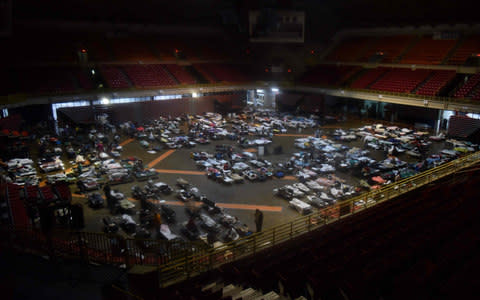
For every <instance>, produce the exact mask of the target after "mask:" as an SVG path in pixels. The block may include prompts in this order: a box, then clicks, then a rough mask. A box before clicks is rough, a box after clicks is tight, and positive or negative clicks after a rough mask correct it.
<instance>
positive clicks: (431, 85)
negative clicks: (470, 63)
mask: <svg viewBox="0 0 480 300" xmlns="http://www.w3.org/2000/svg"><path fill="white" fill-rule="evenodd" d="M454 77H455V71H443V70H442V71H434V72H433V74H432V76H431V77H430V78H429V79H428V81H427V82H426V83H425V84H424V85H423V86H422V87H420V88H419V89H418V90H417V92H416V94H418V95H428V96H435V95H438V93H439V92H440V90H441V89H442V88H443V87H444V86H445V85H446V84H447V83H448V82H450V81H451V80H452V79H453V78H454Z"/></svg>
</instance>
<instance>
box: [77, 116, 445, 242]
mask: <svg viewBox="0 0 480 300" xmlns="http://www.w3.org/2000/svg"><path fill="white" fill-rule="evenodd" d="M365 124H371V122H368V123H365V122H364V121H363V122H362V121H350V122H343V123H338V124H335V125H333V126H332V125H330V126H329V127H328V128H322V131H323V134H326V135H327V136H328V135H329V132H331V131H333V130H334V128H345V129H348V128H354V127H360V126H363V125H365ZM313 132H314V130H312V129H310V130H306V131H302V132H301V134H313ZM288 133H289V134H297V132H294V131H293V130H290V131H289V132H288ZM329 137H330V136H329ZM295 138H297V137H292V136H275V137H274V138H273V144H272V145H270V146H269V150H270V152H271V149H273V148H274V147H276V146H278V145H281V146H282V147H283V154H280V155H274V154H267V155H265V157H264V158H265V159H267V160H269V161H271V162H283V161H285V160H286V159H287V158H289V157H290V156H291V154H292V153H293V152H297V151H299V150H298V149H296V148H294V146H293V145H294V139H295ZM124 139H125V140H126V139H127V137H124ZM217 144H233V145H235V144H234V143H233V142H231V141H227V140H223V141H212V143H211V144H209V145H197V146H196V147H195V148H192V149H178V150H175V152H173V153H172V154H171V155H169V156H168V157H166V158H165V159H164V160H162V161H160V162H159V163H158V164H156V165H155V166H154V168H155V169H162V170H165V169H166V170H187V171H200V170H199V169H198V168H197V167H196V166H195V162H194V160H193V159H191V158H190V155H189V154H190V152H192V151H207V152H209V153H213V149H214V147H215V145H217ZM361 144H362V143H361V141H360V140H357V141H353V142H346V143H345V145H347V146H349V147H353V146H361ZM442 147H443V143H438V144H434V146H433V147H432V149H431V151H432V153H433V152H438V151H439V149H441V148H442ZM236 149H238V151H244V150H243V149H241V148H239V147H236ZM165 152H167V150H163V151H161V152H158V153H156V154H149V153H147V152H146V151H145V149H144V148H142V147H141V146H140V144H139V142H138V141H136V140H134V141H133V142H130V143H128V144H126V145H125V146H124V151H123V153H122V157H128V156H135V157H138V158H140V159H142V160H143V162H144V165H145V166H146V165H147V164H148V163H150V162H152V161H153V160H155V159H156V158H158V157H159V156H161V155H162V154H164V153H165ZM370 156H371V157H372V158H375V159H377V160H381V159H385V158H386V156H385V154H384V153H383V151H375V150H371V154H370ZM400 159H402V160H406V161H409V162H411V161H412V159H411V158H409V157H407V156H406V155H401V156H400ZM336 175H337V176H339V177H341V178H343V179H345V180H347V183H349V184H352V185H356V184H358V181H359V178H356V177H354V176H352V175H350V174H349V173H345V172H340V171H337V173H336ZM179 177H182V178H184V179H186V180H188V181H189V182H190V183H191V184H192V185H194V186H196V187H198V188H199V190H200V192H201V193H203V194H205V195H206V196H207V197H208V198H209V199H211V200H213V201H215V202H217V203H226V204H229V203H232V204H247V205H254V206H255V205H262V206H270V207H274V208H276V209H278V211H266V210H264V211H263V212H264V228H269V227H272V226H275V225H279V224H283V223H285V222H288V221H290V220H292V219H295V218H297V217H299V216H300V215H299V214H298V213H297V212H296V211H295V210H293V209H291V208H289V207H288V202H287V201H286V200H284V199H281V198H278V197H275V196H274V195H273V189H274V188H277V187H281V186H283V185H286V184H291V183H293V182H296V180H286V179H275V178H274V179H272V180H268V181H266V182H249V181H246V182H245V183H243V184H233V185H231V186H226V185H223V184H220V183H217V182H214V181H212V180H210V179H208V178H207V176H206V175H203V174H202V175H178V174H164V173H162V174H160V177H159V179H157V180H155V181H163V182H166V183H168V184H169V185H171V186H172V187H173V186H174V185H175V182H176V180H177V178H179ZM134 185H139V186H141V187H143V186H144V185H145V182H137V181H135V182H133V183H129V184H121V185H115V186H112V188H113V189H114V190H118V191H120V192H122V193H124V194H125V195H126V196H127V197H131V187H132V186H134ZM72 192H74V193H75V192H76V187H75V186H72ZM102 194H103V192H102ZM132 200H133V199H132ZM164 200H167V201H175V202H177V203H178V204H179V205H170V207H171V208H172V209H174V210H175V212H176V214H177V225H176V226H171V229H172V231H173V232H179V231H178V230H179V228H178V226H179V224H181V223H182V222H184V221H186V220H187V219H188V218H187V215H186V214H185V209H184V207H183V206H182V205H181V203H179V202H178V200H177V199H176V198H175V194H174V193H172V194H171V195H168V196H165V197H164ZM133 202H134V203H135V204H136V206H137V208H139V206H140V205H139V202H138V201H136V200H133ZM74 203H82V204H84V215H85V223H86V227H85V231H93V232H98V231H101V230H102V228H103V224H102V223H101V218H102V217H104V216H107V215H110V213H109V211H108V210H107V209H105V208H104V209H98V210H93V209H91V208H89V207H88V206H87V205H86V199H85V198H84V197H74ZM225 211H226V212H227V213H228V214H230V215H233V216H236V217H238V218H239V220H240V221H242V222H243V223H245V224H246V225H247V226H248V227H249V228H250V229H251V230H252V231H254V230H255V229H254V228H255V225H254V208H248V209H232V208H225ZM134 219H136V220H137V221H138V216H134Z"/></svg>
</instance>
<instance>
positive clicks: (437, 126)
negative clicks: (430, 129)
mask: <svg viewBox="0 0 480 300" xmlns="http://www.w3.org/2000/svg"><path fill="white" fill-rule="evenodd" d="M442 120H443V109H439V110H438V115H437V119H436V120H435V135H438V133H439V132H440V125H441V124H442Z"/></svg>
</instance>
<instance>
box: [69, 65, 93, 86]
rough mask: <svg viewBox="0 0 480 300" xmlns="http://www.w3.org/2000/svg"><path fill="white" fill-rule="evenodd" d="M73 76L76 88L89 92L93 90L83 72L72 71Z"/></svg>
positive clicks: (90, 82) (91, 84)
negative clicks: (76, 83) (76, 84)
mask: <svg viewBox="0 0 480 300" xmlns="http://www.w3.org/2000/svg"><path fill="white" fill-rule="evenodd" d="M72 73H73V76H74V77H75V79H76V80H77V82H78V87H79V88H81V89H84V90H91V89H93V88H94V86H93V83H92V81H91V80H90V78H88V76H87V74H86V73H85V71H83V70H73V71H72Z"/></svg>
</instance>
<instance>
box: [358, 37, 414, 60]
mask: <svg viewBox="0 0 480 300" xmlns="http://www.w3.org/2000/svg"><path fill="white" fill-rule="evenodd" d="M413 39H414V37H413V36H411V35H395V36H383V37H379V38H378V39H376V40H373V41H372V42H371V43H370V44H369V45H368V47H367V49H366V50H365V53H364V55H363V57H361V58H360V60H361V61H368V60H369V59H370V57H372V56H373V55H381V56H382V59H381V60H380V62H382V63H394V62H395V61H396V59H397V58H398V57H399V56H400V55H401V54H402V53H403V51H404V50H405V49H406V48H407V46H408V45H409V44H410V43H411V42H412V41H413Z"/></svg>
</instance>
